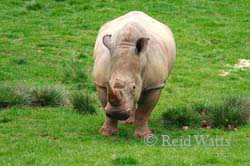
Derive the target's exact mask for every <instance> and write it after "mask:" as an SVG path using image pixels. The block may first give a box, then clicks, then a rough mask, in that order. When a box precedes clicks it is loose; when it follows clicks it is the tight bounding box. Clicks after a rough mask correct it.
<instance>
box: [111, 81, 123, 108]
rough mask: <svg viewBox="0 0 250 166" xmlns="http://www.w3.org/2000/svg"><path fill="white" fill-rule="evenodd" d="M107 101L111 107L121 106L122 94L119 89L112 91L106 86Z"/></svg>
mask: <svg viewBox="0 0 250 166" xmlns="http://www.w3.org/2000/svg"><path fill="white" fill-rule="evenodd" d="M107 92H108V101H109V103H110V104H111V105H112V106H118V105H121V102H122V98H123V94H122V92H121V90H120V89H116V88H115V89H113V88H112V87H111V86H110V84H109V83H108V84H107Z"/></svg>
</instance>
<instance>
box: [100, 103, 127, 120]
mask: <svg viewBox="0 0 250 166" xmlns="http://www.w3.org/2000/svg"><path fill="white" fill-rule="evenodd" d="M127 106H128V105H127V104H123V105H119V106H112V105H111V104H110V103H107V106H106V107H105V113H106V115H107V116H108V117H110V118H112V119H117V120H126V119H128V118H129V117H130V112H131V109H130V107H127Z"/></svg>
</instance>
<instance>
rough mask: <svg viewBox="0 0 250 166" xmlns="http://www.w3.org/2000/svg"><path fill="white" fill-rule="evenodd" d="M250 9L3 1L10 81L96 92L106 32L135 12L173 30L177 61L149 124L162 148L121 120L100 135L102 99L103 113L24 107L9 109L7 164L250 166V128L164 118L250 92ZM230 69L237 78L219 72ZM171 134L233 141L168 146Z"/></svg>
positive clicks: (2, 134) (0, 79) (244, 1)
mask: <svg viewBox="0 0 250 166" xmlns="http://www.w3.org/2000/svg"><path fill="white" fill-rule="evenodd" d="M249 8H250V2H249V1H248V0H239V1H233V0H221V1H212V0H211V1H182V0H177V1H153V0H152V1H147V2H145V1H139V0H137V1H112V0H110V1H108V0H107V1H86V2H85V1H81V0H54V1H53V0H39V1H28V0H27V1H26V0H25V1H24V0H23V1H21V0H20V1H16V0H9V1H3V0H2V1H1V3H0V84H1V85H3V84H5V85H6V84H7V85H11V86H25V87H33V86H41V85H47V86H52V85H53V86H54V85H56V86H60V87H62V88H63V89H65V91H67V93H71V92H75V91H78V92H82V93H89V94H91V95H95V90H94V87H93V83H92V75H91V71H92V65H93V56H92V51H93V45H94V42H95V38H96V36H97V33H98V29H99V28H100V26H101V25H102V24H104V23H105V22H106V21H108V20H111V19H113V18H116V17H118V16H120V15H122V14H125V13H127V12H129V11H132V10H140V11H144V12H145V13H147V14H149V15H151V16H152V17H154V18H156V19H158V20H159V21H161V22H163V23H165V24H167V25H169V26H170V27H171V29H172V31H173V33H174V35H175V40H176V45H177V60H176V63H175V66H174V70H173V72H172V73H171V76H170V77H169V79H168V82H167V87H166V88H165V89H164V90H163V93H162V96H161V98H160V101H159V102H158V104H157V106H156V108H155V109H154V112H153V114H152V117H151V121H150V124H149V125H150V127H151V129H152V130H153V131H154V133H155V135H156V137H157V138H158V141H157V143H156V144H155V145H154V146H147V145H145V143H144V141H143V140H141V139H138V138H135V137H134V136H133V129H134V127H133V126H125V125H122V124H121V125H120V133H119V134H118V135H115V136H112V137H103V136H101V135H99V134H98V130H99V128H100V127H101V125H102V123H103V120H104V114H103V111H102V110H101V108H100V104H99V103H98V102H96V103H98V104H95V106H96V107H97V114H93V115H82V114H79V113H77V112H74V111H73V109H72V108H71V107H70V106H65V107H63V106H58V107H42V108H41V107H28V106H24V107H19V106H14V107H11V108H7V109H0V147H1V148H0V165H239V166H242V165H250V142H249V140H250V139H249V138H250V126H249V125H246V126H242V127H240V128H239V129H238V131H225V130H223V129H210V130H206V129H200V128H191V129H188V130H182V129H179V128H175V127H165V126H164V125H163V124H162V121H161V115H162V114H163V113H164V111H166V110H167V109H168V108H175V107H177V106H186V105H188V104H193V103H197V104H199V103H206V102H217V101H218V100H220V99H221V98H222V97H224V96H228V95H238V94H240V95H243V96H244V95H249V94H250V88H249V85H250V70H248V69H246V70H240V69H235V68H234V64H236V63H237V62H238V59H250V54H249V52H250V46H249V45H250V38H249V37H250V10H249ZM75 67H76V68H75ZM72 68H73V69H72ZM75 70H76V71H75ZM82 71H84V73H83V74H82ZM222 71H226V72H229V75H227V76H221V75H219V74H220V73H221V72H222ZM72 72H73V73H74V74H75V75H74V76H72ZM78 76H79V77H78ZM0 93H1V92H0ZM166 134H167V135H169V136H171V137H173V138H180V137H188V136H189V135H191V136H194V135H210V136H211V137H214V138H215V137H224V138H228V139H230V140H231V142H230V146H219V147H216V146H208V145H197V144H194V145H193V146H191V147H179V146H177V147H174V146H172V147H170V146H162V142H161V135H166ZM192 139H193V137H192Z"/></svg>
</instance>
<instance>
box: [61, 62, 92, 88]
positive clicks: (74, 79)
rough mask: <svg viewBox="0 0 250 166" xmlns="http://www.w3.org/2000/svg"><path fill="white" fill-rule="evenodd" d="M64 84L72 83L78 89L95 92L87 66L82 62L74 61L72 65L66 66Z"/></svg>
mask: <svg viewBox="0 0 250 166" xmlns="http://www.w3.org/2000/svg"><path fill="white" fill-rule="evenodd" d="M63 68H64V77H63V82H64V83H71V84H73V85H74V86H75V87H76V88H77V89H88V90H91V91H95V87H94V85H93V83H92V81H91V80H90V77H89V76H88V74H87V73H88V71H87V66H86V64H83V63H82V62H81V61H80V60H72V61H71V62H70V63H67V64H64V66H63Z"/></svg>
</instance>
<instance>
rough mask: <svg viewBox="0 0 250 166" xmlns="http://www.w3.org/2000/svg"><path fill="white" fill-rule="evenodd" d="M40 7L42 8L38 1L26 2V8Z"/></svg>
mask: <svg viewBox="0 0 250 166" xmlns="http://www.w3.org/2000/svg"><path fill="white" fill-rule="evenodd" d="M42 8H43V6H42V4H41V3H39V2H36V1H35V0H33V1H31V2H29V3H27V5H26V9H27V10H40V9H42Z"/></svg>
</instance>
